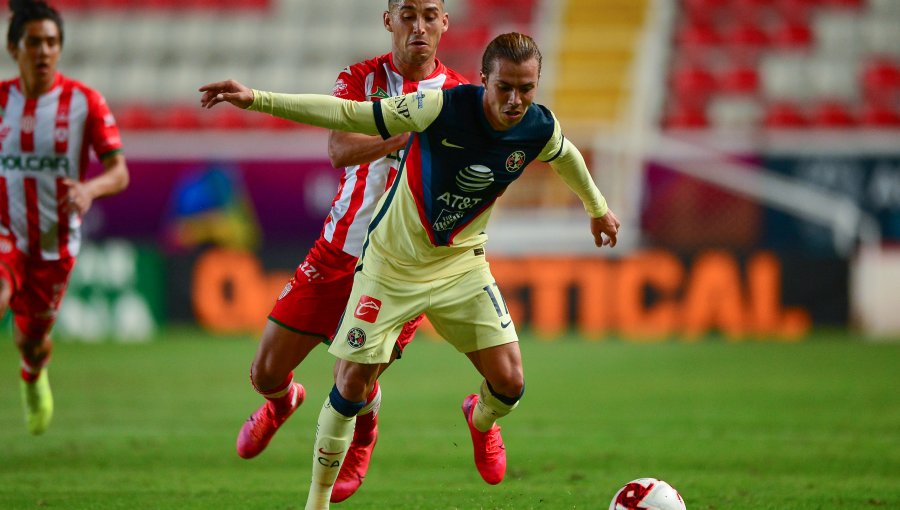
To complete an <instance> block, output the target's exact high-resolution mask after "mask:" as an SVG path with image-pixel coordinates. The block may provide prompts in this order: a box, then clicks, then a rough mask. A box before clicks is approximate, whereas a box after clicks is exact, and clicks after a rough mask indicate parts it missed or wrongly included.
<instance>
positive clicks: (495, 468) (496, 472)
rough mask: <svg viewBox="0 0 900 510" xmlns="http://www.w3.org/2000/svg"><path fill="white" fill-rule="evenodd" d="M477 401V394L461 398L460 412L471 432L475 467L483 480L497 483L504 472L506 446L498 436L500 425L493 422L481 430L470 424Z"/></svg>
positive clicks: (492, 483) (500, 480)
mask: <svg viewBox="0 0 900 510" xmlns="http://www.w3.org/2000/svg"><path fill="white" fill-rule="evenodd" d="M477 403H478V395H476V394H474V393H473V394H471V395H469V396H468V397H466V398H465V400H463V404H462V412H463V416H465V417H466V423H467V424H468V425H469V432H470V433H471V434H472V446H473V447H474V449H475V467H477V468H478V473H479V474H481V478H483V479H484V481H485V482H487V483H489V484H491V485H497V484H498V483H500V482H502V481H503V475H505V474H506V447H505V446H503V438H502V437H500V425H497V424H496V423H495V424H494V426H493V427H491V429H490V430H488V431H487V432H481V431H480V430H478V429H476V428H475V425H472V411H473V410H474V409H475V405H476V404H477Z"/></svg>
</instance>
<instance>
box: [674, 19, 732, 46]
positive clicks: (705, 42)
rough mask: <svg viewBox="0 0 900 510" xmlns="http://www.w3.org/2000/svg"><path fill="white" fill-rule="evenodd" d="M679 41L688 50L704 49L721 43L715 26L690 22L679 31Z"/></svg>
mask: <svg viewBox="0 0 900 510" xmlns="http://www.w3.org/2000/svg"><path fill="white" fill-rule="evenodd" d="M677 41H678V43H679V44H681V45H682V46H683V47H684V48H685V49H687V50H688V51H691V50H697V49H700V50H704V49H709V48H711V47H714V46H717V45H719V44H721V42H722V38H721V37H720V36H719V32H718V30H716V28H715V26H714V25H712V24H708V23H688V24H686V25H684V26H682V27H681V29H680V30H679V31H678V35H677Z"/></svg>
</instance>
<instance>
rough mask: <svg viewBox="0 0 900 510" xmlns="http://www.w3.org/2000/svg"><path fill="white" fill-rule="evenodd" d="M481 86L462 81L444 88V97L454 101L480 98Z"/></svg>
mask: <svg viewBox="0 0 900 510" xmlns="http://www.w3.org/2000/svg"><path fill="white" fill-rule="evenodd" d="M481 90H482V87H481V86H479V85H472V84H469V83H464V84H461V85H457V86H455V87H452V88H449V89H445V90H444V99H445V101H446V100H448V99H449V100H456V101H471V100H480V98H481Z"/></svg>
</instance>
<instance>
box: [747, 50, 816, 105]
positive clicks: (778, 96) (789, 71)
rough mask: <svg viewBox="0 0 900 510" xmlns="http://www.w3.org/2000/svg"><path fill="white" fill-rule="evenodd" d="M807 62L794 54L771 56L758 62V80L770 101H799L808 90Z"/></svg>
mask: <svg viewBox="0 0 900 510" xmlns="http://www.w3.org/2000/svg"><path fill="white" fill-rule="evenodd" d="M807 67H808V66H807V62H806V59H804V58H803V57H802V56H800V55H796V54H772V55H770V56H767V57H764V58H763V59H762V61H761V62H760V68H759V69H760V80H761V82H762V88H763V92H764V95H765V97H766V98H768V99H770V100H776V101H777V100H800V99H803V98H805V97H806V95H807V88H808V78H807V72H806V69H807Z"/></svg>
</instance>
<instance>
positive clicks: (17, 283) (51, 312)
mask: <svg viewBox="0 0 900 510" xmlns="http://www.w3.org/2000/svg"><path fill="white" fill-rule="evenodd" d="M4 246H5V245H4ZM73 267H75V258H74V257H66V258H64V259H60V260H40V259H37V258H34V257H29V256H27V255H25V254H24V253H22V252H21V251H19V250H18V249H16V248H12V249H11V250H0V278H2V279H4V280H6V281H7V282H9V283H10V284H11V286H12V288H13V294H12V299H11V300H10V303H9V308H10V310H12V312H13V314H14V315H15V322H16V327H18V328H19V331H21V332H22V334H24V335H25V336H26V337H28V338H43V337H44V335H46V334H47V333H49V332H50V329H51V328H52V327H53V323H54V322H56V313H57V311H59V305H60V302H61V301H62V298H63V295H65V293H66V287H67V286H68V285H69V274H70V273H71V272H72V268H73Z"/></svg>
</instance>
